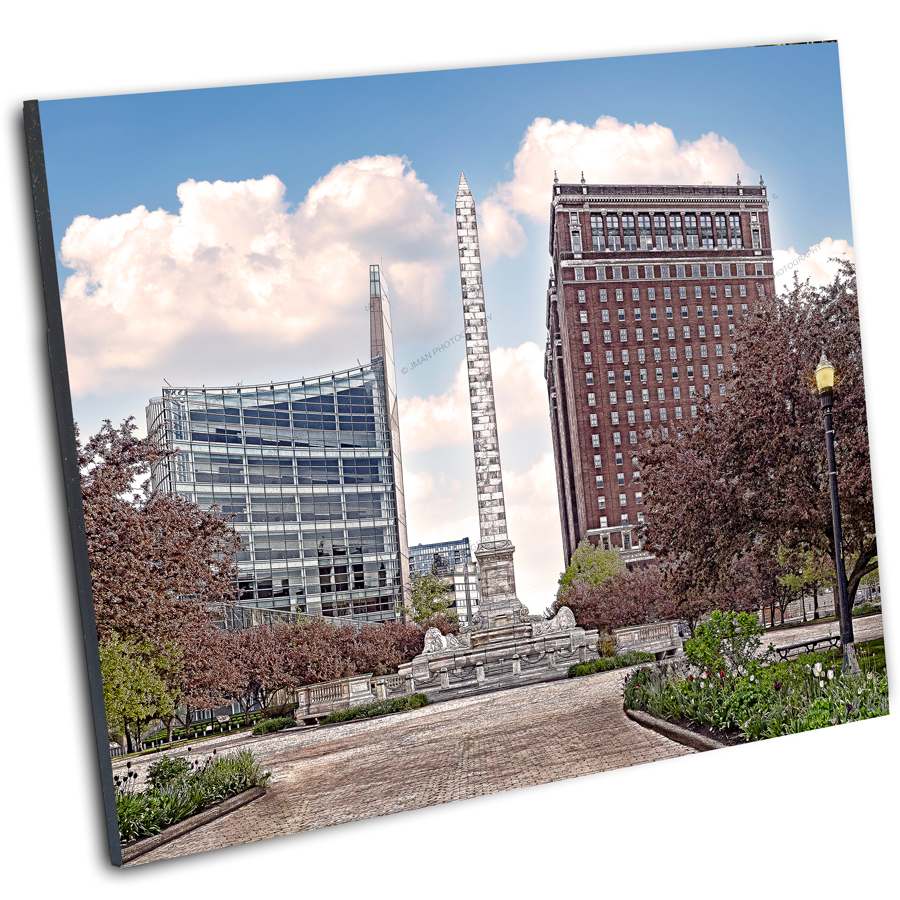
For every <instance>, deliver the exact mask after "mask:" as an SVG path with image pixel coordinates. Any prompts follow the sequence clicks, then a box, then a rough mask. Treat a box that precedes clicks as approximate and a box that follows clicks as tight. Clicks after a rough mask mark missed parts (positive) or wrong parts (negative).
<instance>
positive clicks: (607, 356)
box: [606, 350, 613, 366]
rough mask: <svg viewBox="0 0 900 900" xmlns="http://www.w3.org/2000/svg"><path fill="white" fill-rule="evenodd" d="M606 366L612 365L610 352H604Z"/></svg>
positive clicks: (611, 353)
mask: <svg viewBox="0 0 900 900" xmlns="http://www.w3.org/2000/svg"><path fill="white" fill-rule="evenodd" d="M606 364H607V365H608V366H611V365H612V364H613V352H612V350H607V351H606Z"/></svg>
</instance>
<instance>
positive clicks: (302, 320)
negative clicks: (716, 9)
mask: <svg viewBox="0 0 900 900" xmlns="http://www.w3.org/2000/svg"><path fill="white" fill-rule="evenodd" d="M750 81H752V82H754V83H755V84H756V86H757V88H758V90H757V91H755V92H754V94H753V96H752V97H748V96H746V95H743V94H741V93H740V92H736V91H735V90H734V89H733V86H734V85H735V84H736V83H743V82H750ZM813 88H814V90H813ZM796 96H803V97H805V98H807V99H806V101H805V102H804V104H803V105H802V106H798V105H797V104H796V103H794V101H793V100H792V99H791V98H793V97H796ZM25 114H26V131H27V137H28V150H29V160H30V163H31V171H32V182H33V189H34V198H35V210H36V215H37V224H38V234H39V244H40V250H41V263H42V270H43V275H44V286H45V295H46V301H47V310H48V319H49V322H50V351H51V353H50V355H51V366H52V368H53V374H54V385H55V389H56V400H57V414H58V419H59V427H60V441H61V446H62V448H63V462H64V467H65V471H66V477H67V487H68V490H69V491H70V493H69V502H70V512H71V526H72V535H73V547H74V553H75V559H76V570H77V572H78V578H79V589H80V597H81V601H82V614H83V617H84V622H85V636H86V637H85V640H86V651H87V660H88V667H89V670H90V673H91V676H92V690H93V695H92V700H93V708H94V718H95V724H96V728H97V740H98V750H99V754H100V767H101V773H102V776H103V783H104V792H105V794H104V796H105V801H106V810H107V819H108V824H109V830H110V832H109V833H110V853H111V858H112V861H113V862H114V863H115V864H117V865H126V866H138V865H143V864H146V863H150V862H155V861H161V860H166V859H171V858H174V857H180V856H184V855H188V854H193V853H199V852H203V851H207V850H214V849H221V848H225V847H229V846H234V845H238V844H242V843H246V842H249V841H256V840H261V839H265V838H269V837H276V836H284V835H291V834H295V833H297V832H302V831H308V830H312V829H318V828H324V827H326V826H331V825H337V824H341V823H346V822H350V821H354V820H359V819H364V818H371V817H376V816H382V815H386V814H388V813H394V812H402V811H404V810H411V809H416V808H421V807H424V806H429V805H433V804H439V803H444V802H448V801H452V800H462V799H466V798H469V797H474V796H479V795H483V794H488V793H494V792H498V791H504V790H508V789H511V788H518V787H524V786H528V785H536V784H541V783H546V782H550V781H555V780H559V779H563V778H570V777H574V776H578V775H585V774H591V773H597V772H602V771H608V770H612V769H616V768H621V767H625V766H631V765H636V764H639V763H645V762H650V761H653V760H658V759H669V758H674V757H679V756H684V755H687V754H694V753H698V752H705V751H709V750H714V749H720V748H724V747H727V746H729V745H739V744H746V743H748V742H754V741H761V740H767V739H769V738H775V737H783V736H788V735H791V734H795V733H798V732H802V731H807V730H810V729H817V728H827V727H831V726H835V725H841V724H845V723H850V722H855V721H858V720H861V719H867V718H871V717H875V716H882V715H886V714H887V713H888V694H887V672H886V666H885V653H884V639H883V633H882V625H881V592H880V587H879V582H878V555H877V543H876V530H875V518H874V506H873V490H872V478H871V472H870V466H869V451H868V437H867V421H866V402H865V388H864V378H863V361H862V348H861V343H860V327H859V300H858V297H857V291H856V271H855V263H854V250H853V238H852V230H851V220H850V206H849V192H848V184H847V167H846V158H845V144H844V135H843V120H842V106H841V92H840V73H839V66H838V50H837V44H836V43H816V44H798V45H777V46H770V47H755V48H737V49H732V50H718V51H703V52H695V53H673V54H663V55H654V56H640V57H629V58H621V59H594V60H580V61H569V62H557V63H541V64H533V65H518V66H505V67H493V68H481V69H462V70H453V71H440V72H426V73H415V74H405V75H382V76H373V77H364V78H347V79H333V80H323V81H308V82H298V83H289V84H274V85H258V86H244V87H223V88H218V89H205V90H185V91H179V92H166V93H157V94H153V93H150V94H139V95H127V96H109V97H96V98H85V99H70V100H56V101H51V102H43V101H40V102H31V103H28V104H26V110H25ZM51 222H52V226H51ZM788 748H790V745H788ZM786 752H787V751H786ZM295 839H301V838H295Z"/></svg>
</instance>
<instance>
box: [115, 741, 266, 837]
mask: <svg viewBox="0 0 900 900" xmlns="http://www.w3.org/2000/svg"><path fill="white" fill-rule="evenodd" d="M270 777H271V775H270V773H269V772H263V771H262V769H261V767H260V765H259V763H258V762H256V760H254V758H253V755H252V754H251V753H250V752H249V751H248V750H239V751H237V752H236V753H223V754H221V755H219V754H218V753H217V752H216V751H215V750H213V752H212V755H210V756H209V757H207V759H206V760H205V761H202V762H201V760H200V759H197V760H195V761H193V762H189V761H188V760H187V759H186V758H185V757H169V756H163V757H161V758H160V759H159V760H157V762H155V763H153V764H152V765H151V766H150V768H149V770H148V781H149V787H148V789H147V790H146V791H137V790H136V789H135V784H136V780H137V772H135V771H134V770H133V769H132V768H131V763H128V771H127V773H126V774H124V775H116V776H115V778H114V782H115V791H116V813H117V815H118V820H119V840H120V841H121V842H122V843H123V844H124V843H126V842H128V841H132V840H136V839H137V838H142V837H148V836H150V835H153V834H159V832H160V831H162V829H163V828H166V827H168V826H169V825H174V824H175V823H176V822H180V821H182V820H183V819H186V818H188V816H192V815H194V814H195V813H198V812H200V811H201V810H202V809H205V808H206V807H209V806H215V805H216V804H218V803H221V802H222V801H223V800H227V799H228V798H229V797H234V796H235V795H237V794H240V793H242V792H243V791H246V790H248V789H249V788H252V787H263V788H264V787H266V786H267V785H268V782H269V778H270Z"/></svg>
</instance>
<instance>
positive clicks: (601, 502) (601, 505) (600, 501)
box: [597, 497, 606, 522]
mask: <svg viewBox="0 0 900 900" xmlns="http://www.w3.org/2000/svg"><path fill="white" fill-rule="evenodd" d="M597 508H598V509H606V497H598V498H597ZM600 521H601V522H602V521H603V518H601V519H600Z"/></svg>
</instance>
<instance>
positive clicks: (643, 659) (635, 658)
mask: <svg viewBox="0 0 900 900" xmlns="http://www.w3.org/2000/svg"><path fill="white" fill-rule="evenodd" d="M655 661H656V657H655V656H654V655H653V654H652V653H640V652H638V651H636V650H629V651H628V652H627V653H623V654H622V655H621V656H601V657H600V659H592V660H591V661H590V662H583V663H575V665H574V666H569V671H568V675H567V677H568V678H580V677H581V676H582V675H594V674H595V673H597V672H609V671H610V670H611V669H622V668H625V667H626V666H636V665H637V664H638V663H647V662H655Z"/></svg>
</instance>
